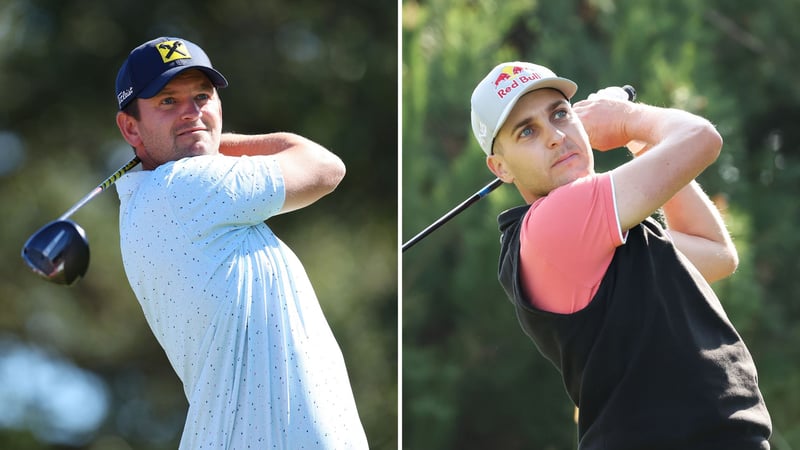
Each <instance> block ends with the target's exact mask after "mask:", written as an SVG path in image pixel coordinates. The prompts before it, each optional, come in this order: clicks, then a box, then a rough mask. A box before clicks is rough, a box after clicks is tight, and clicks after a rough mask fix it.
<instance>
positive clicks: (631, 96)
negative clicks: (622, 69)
mask: <svg viewBox="0 0 800 450" xmlns="http://www.w3.org/2000/svg"><path fill="white" fill-rule="evenodd" d="M622 89H624V90H625V92H626V93H627V94H628V101H631V102H633V101H636V89H634V88H633V86H631V85H629V84H626V85H625V86H623V87H622ZM501 184H503V181H502V180H501V179H499V178H495V179H494V181H492V182H491V183H489V184H487V185H486V186H484V187H483V188H482V189H481V190H479V191H478V192H476V193H474V194H472V195H471V196H470V197H469V198H467V199H466V200H464V201H463V202H461V204H459V205H458V206H456V207H455V208H453V209H451V210H450V211H449V212H448V213H447V214H445V215H444V216H442V217H440V218H439V219H438V220H436V222H433V223H432V224H430V225H428V226H427V227H426V228H425V229H424V230H422V231H420V232H419V233H417V235H416V236H414V237H413V238H411V239H409V240H408V241H407V242H405V243H404V244H403V247H402V251H403V252H405V251H406V250H408V249H409V248H411V247H412V246H414V244H416V243H417V242H419V241H421V240H422V239H424V238H425V237H426V236H428V235H429V234H431V233H433V232H434V231H436V229H437V228H439V227H441V226H442V225H444V224H445V223H447V222H448V221H449V220H450V219H452V218H453V217H455V216H457V215H458V214H460V213H461V212H462V211H464V210H465V209H467V208H469V207H470V206H472V205H473V204H474V203H475V202H477V201H478V200H480V199H482V198H483V197H486V196H487V195H489V193H490V192H492V191H494V190H495V189H497V188H498V187H500V185H501Z"/></svg>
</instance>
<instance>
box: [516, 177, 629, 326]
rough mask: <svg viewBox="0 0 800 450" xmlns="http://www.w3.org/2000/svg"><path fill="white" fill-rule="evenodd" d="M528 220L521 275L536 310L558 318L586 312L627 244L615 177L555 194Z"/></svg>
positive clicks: (535, 208) (564, 188) (575, 185)
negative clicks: (620, 220) (614, 261)
mask: <svg viewBox="0 0 800 450" xmlns="http://www.w3.org/2000/svg"><path fill="white" fill-rule="evenodd" d="M522 220H523V222H522V229H521V230H520V272H521V274H520V276H521V280H522V285H523V288H524V289H525V290H526V292H527V294H528V298H529V299H531V303H532V304H533V306H534V307H536V308H537V309H540V310H543V311H549V312H553V313H558V314H570V313H573V312H576V311H580V310H581V309H583V308H585V307H586V306H587V305H588V304H589V302H590V301H591V299H592V297H594V294H595V293H596V292H597V289H598V287H599V286H600V282H601V281H602V279H603V276H604V275H605V272H606V269H608V265H609V264H610V263H611V259H612V258H613V256H614V251H615V249H616V247H618V246H620V245H622V244H624V243H625V237H624V236H623V234H622V232H621V231H620V226H619V219H618V214H617V209H616V202H615V198H614V183H613V182H612V179H611V174H610V173H608V172H607V173H603V174H597V175H591V176H588V177H585V178H581V179H579V180H576V181H574V182H572V183H569V184H567V185H564V186H561V187H559V188H557V189H555V190H553V191H552V192H550V194H549V195H547V196H546V197H543V198H541V199H539V200H537V201H536V202H534V203H533V205H531V208H530V210H529V211H528V213H527V214H526V215H525V217H524V218H523V219H522Z"/></svg>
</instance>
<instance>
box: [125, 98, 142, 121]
mask: <svg viewBox="0 0 800 450" xmlns="http://www.w3.org/2000/svg"><path fill="white" fill-rule="evenodd" d="M122 112H124V113H125V114H127V115H129V116H131V117H133V118H134V119H136V120H139V119H140V118H141V117H140V114H139V99H138V98H134V99H133V100H131V101H130V102H128V104H127V105H125V107H124V108H122Z"/></svg>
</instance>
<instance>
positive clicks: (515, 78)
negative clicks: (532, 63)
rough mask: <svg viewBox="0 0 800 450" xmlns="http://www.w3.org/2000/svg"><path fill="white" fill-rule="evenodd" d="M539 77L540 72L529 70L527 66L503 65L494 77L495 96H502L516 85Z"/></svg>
mask: <svg viewBox="0 0 800 450" xmlns="http://www.w3.org/2000/svg"><path fill="white" fill-rule="evenodd" d="M541 78H542V76H541V75H540V74H538V73H536V72H533V71H531V69H529V68H526V67H520V66H505V67H503V68H502V69H501V70H500V74H499V75H497V78H495V80H494V87H495V88H496V89H497V96H498V97H499V98H503V97H505V96H506V95H508V94H510V93H511V92H513V91H514V90H515V89H517V88H518V87H520V86H522V85H524V84H527V83H530V82H531V81H534V80H538V79H541Z"/></svg>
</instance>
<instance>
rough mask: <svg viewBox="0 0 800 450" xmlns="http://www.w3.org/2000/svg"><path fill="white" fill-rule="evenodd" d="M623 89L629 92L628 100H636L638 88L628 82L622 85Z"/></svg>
mask: <svg viewBox="0 0 800 450" xmlns="http://www.w3.org/2000/svg"><path fill="white" fill-rule="evenodd" d="M622 89H623V90H625V92H627V93H628V101H629V102H635V101H636V89H634V88H633V86H631V85H630V84H626V85H625V86H622Z"/></svg>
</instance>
